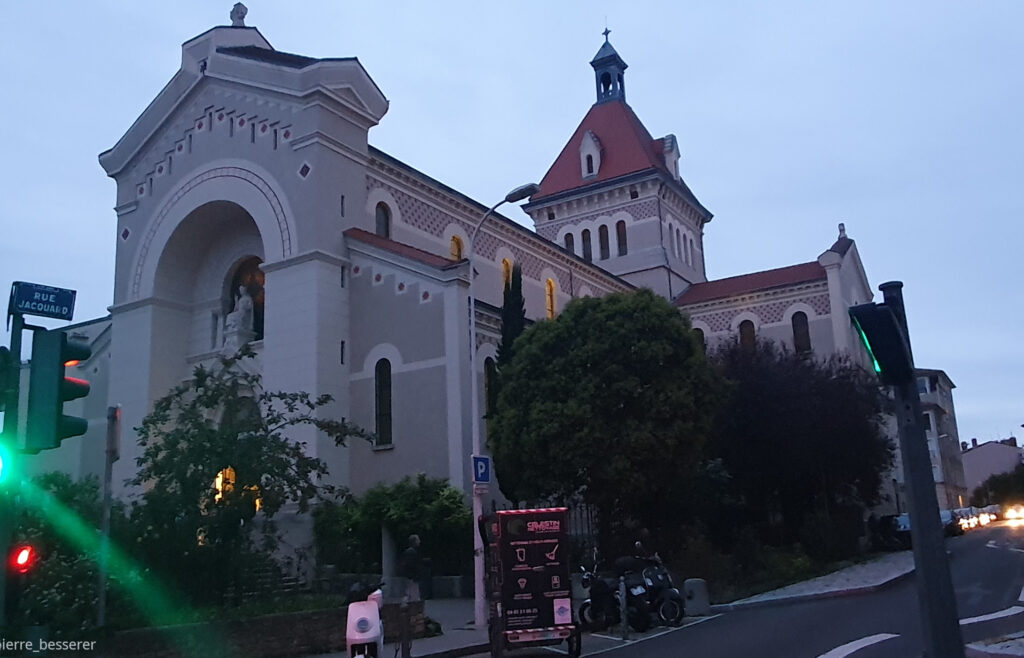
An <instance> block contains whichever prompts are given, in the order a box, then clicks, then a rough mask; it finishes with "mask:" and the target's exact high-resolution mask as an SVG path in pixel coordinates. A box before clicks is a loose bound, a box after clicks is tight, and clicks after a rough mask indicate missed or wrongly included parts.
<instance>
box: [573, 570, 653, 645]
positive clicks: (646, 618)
mask: <svg viewBox="0 0 1024 658" xmlns="http://www.w3.org/2000/svg"><path fill="white" fill-rule="evenodd" d="M580 570H581V571H582V572H583V582H582V584H583V588H584V589H589V590H590V598H588V599H586V600H584V601H583V603H582V604H580V609H579V618H580V623H581V624H582V625H583V626H584V627H585V628H588V629H591V630H601V629H604V628H608V627H609V626H614V625H616V624H619V623H622V613H621V612H620V610H621V604H620V599H619V576H618V574H617V573H614V572H612V573H604V574H602V575H598V574H595V573H593V572H590V571H587V570H586V569H585V568H584V567H580ZM623 575H624V577H625V579H626V620H627V621H628V622H629V626H630V628H632V629H633V630H634V631H636V632H637V633H642V632H644V631H646V630H647V629H648V628H650V626H651V613H650V608H649V607H648V605H647V586H646V583H645V582H644V579H643V576H642V574H638V573H635V572H629V573H625V574H623Z"/></svg>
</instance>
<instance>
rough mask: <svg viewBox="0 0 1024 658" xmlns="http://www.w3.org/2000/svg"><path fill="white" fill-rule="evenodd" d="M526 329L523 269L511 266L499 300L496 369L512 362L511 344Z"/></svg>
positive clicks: (516, 265) (517, 265)
mask: <svg viewBox="0 0 1024 658" xmlns="http://www.w3.org/2000/svg"><path fill="white" fill-rule="evenodd" d="M525 328H526V301H525V300H524V299H523V268H521V267H520V266H519V264H518V263H516V264H515V265H513V266H512V276H511V277H509V280H508V281H506V282H505V290H504V293H503V294H502V299H501V344H500V345H499V346H498V367H499V368H502V367H504V366H505V365H506V364H507V363H508V362H509V361H511V360H512V354H513V350H512V344H513V343H515V342H516V338H519V335H520V334H522V333H523V330H524V329H525Z"/></svg>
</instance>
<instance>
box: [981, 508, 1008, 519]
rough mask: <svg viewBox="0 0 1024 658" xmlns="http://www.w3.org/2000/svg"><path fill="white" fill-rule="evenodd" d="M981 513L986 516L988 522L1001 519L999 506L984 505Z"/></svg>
mask: <svg viewBox="0 0 1024 658" xmlns="http://www.w3.org/2000/svg"><path fill="white" fill-rule="evenodd" d="M982 511H983V512H985V513H987V514H988V517H989V521H998V520H999V519H1001V518H1003V510H1002V507H1001V506H999V505H986V506H985V507H983V508H982Z"/></svg>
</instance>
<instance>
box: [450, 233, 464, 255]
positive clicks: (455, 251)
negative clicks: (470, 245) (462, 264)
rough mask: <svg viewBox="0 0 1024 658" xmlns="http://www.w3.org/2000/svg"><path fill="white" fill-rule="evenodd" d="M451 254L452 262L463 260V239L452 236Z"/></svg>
mask: <svg viewBox="0 0 1024 658" xmlns="http://www.w3.org/2000/svg"><path fill="white" fill-rule="evenodd" d="M451 254H452V260H462V238H460V237H459V236H457V235H453V236H452V241H451Z"/></svg>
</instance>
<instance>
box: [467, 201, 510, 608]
mask: <svg viewBox="0 0 1024 658" xmlns="http://www.w3.org/2000/svg"><path fill="white" fill-rule="evenodd" d="M503 203H505V200H504V199H502V200H501V201H499V202H498V203H496V204H494V205H493V206H491V207H490V209H489V210H488V211H487V212H485V213H484V216H483V217H481V218H480V221H479V222H477V224H476V226H475V227H474V228H473V232H472V233H471V234H470V236H469V254H468V255H467V260H468V261H469V386H470V391H469V399H470V402H469V404H470V410H471V411H470V426H471V430H470V431H471V436H472V439H473V454H474V455H479V454H480V403H479V402H478V400H477V390H476V387H477V376H476V297H475V296H474V295H473V280H474V279H475V278H476V277H475V276H474V274H473V256H474V255H475V254H476V236H477V234H478V233H479V232H480V227H481V226H483V225H484V222H485V221H487V218H488V217H490V216H491V213H493V212H494V210H495V209H496V208H497V207H498V206H500V205H501V204H503ZM482 514H483V500H482V498H481V494H480V493H479V492H478V491H477V488H476V486H474V487H473V519H474V521H479V519H480V516H481V515H482ZM473 574H474V575H473V582H474V583H475V585H474V597H473V620H474V623H475V624H476V628H483V627H484V625H485V624H486V623H487V599H486V593H485V589H484V540H483V537H481V536H480V533H479V532H477V530H476V528H475V527H474V528H473Z"/></svg>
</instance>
